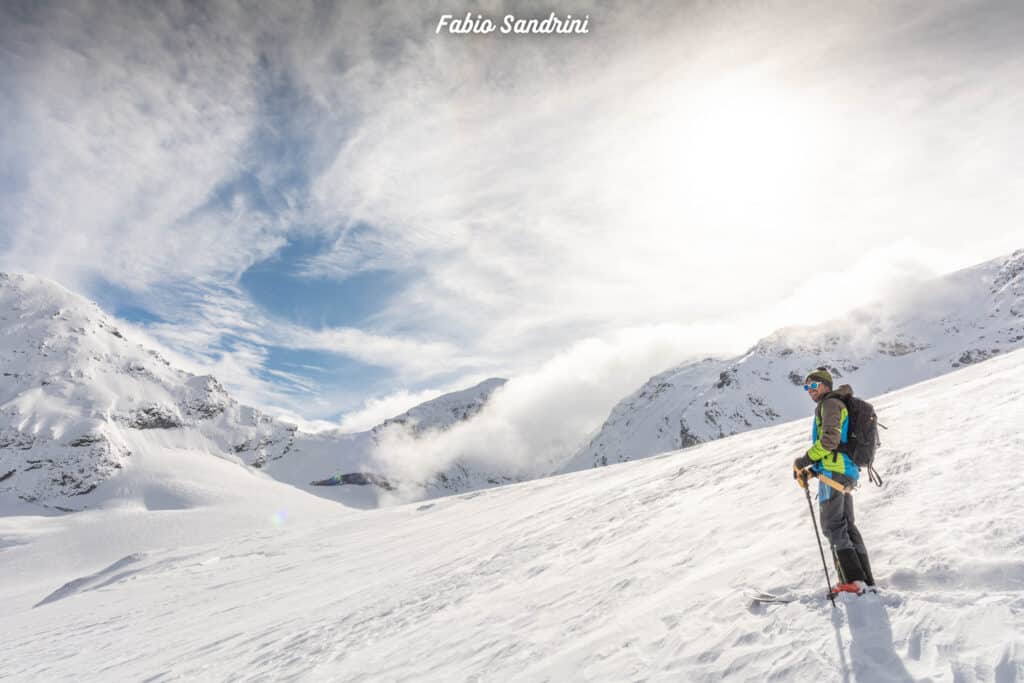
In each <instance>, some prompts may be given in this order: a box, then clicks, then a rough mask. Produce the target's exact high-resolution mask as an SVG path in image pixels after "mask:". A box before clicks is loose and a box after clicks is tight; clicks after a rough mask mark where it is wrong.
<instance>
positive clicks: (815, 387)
mask: <svg viewBox="0 0 1024 683" xmlns="http://www.w3.org/2000/svg"><path fill="white" fill-rule="evenodd" d="M804 381H805V384H804V391H806V392H807V393H808V394H809V395H810V397H811V400H813V401H814V402H815V403H816V404H817V406H816V407H815V409H814V428H813V430H812V432H811V440H812V442H813V444H812V445H811V447H810V449H808V451H807V453H806V454H804V455H802V456H800V457H799V458H797V459H796V460H795V461H794V462H793V476H794V477H797V478H800V479H801V483H802V484H803V485H805V486H806V481H807V477H808V476H815V477H818V507H819V514H820V518H821V528H822V530H823V531H824V533H825V536H826V537H827V538H828V540H829V543H830V545H831V546H832V557H833V559H834V560H835V563H836V568H837V569H838V570H839V584H838V585H836V586H835V588H834V589H833V593H842V592H847V593H856V594H858V595H860V594H863V593H864V592H865V591H866V590H868V589H871V590H873V588H874V585H875V579H874V577H873V576H872V575H871V564H870V563H869V562H868V550H867V547H866V546H865V545H864V539H863V538H862V537H861V535H860V531H859V530H858V529H857V526H856V524H854V521H853V496H852V495H850V491H851V490H852V489H853V488H854V487H855V486H856V485H857V479H858V477H859V474H860V472H859V469H858V468H857V465H855V464H854V462H853V460H852V458H851V457H850V456H849V455H848V454H847V453H846V452H844V449H843V446H844V444H846V443H847V434H848V431H849V429H850V424H849V413H848V411H847V408H846V405H845V403H844V399H848V398H849V397H851V396H852V395H853V390H852V389H851V388H850V386H849V385H847V384H844V385H842V386H840V387H839V388H838V389H837V390H835V391H833V390H832V374H831V373H830V372H829V371H828V370H826V369H825V368H818V369H817V370H815V371H813V372H811V373H810V374H808V375H807V378H806V379H805V380H804Z"/></svg>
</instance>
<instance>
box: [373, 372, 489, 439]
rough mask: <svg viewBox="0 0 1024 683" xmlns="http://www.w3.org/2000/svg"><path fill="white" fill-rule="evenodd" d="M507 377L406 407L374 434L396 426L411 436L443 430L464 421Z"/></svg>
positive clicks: (476, 410) (483, 403)
mask: <svg viewBox="0 0 1024 683" xmlns="http://www.w3.org/2000/svg"><path fill="white" fill-rule="evenodd" d="M507 381H508V380H505V379H502V378H500V377H492V378H491V379H487V380H484V381H483V382H480V383H479V384H477V385H476V386H473V387H470V388H469V389H463V390H461V391H454V392H451V393H449V394H445V395H443V396H438V397H437V398H434V399H431V400H429V401H425V402H424V403H421V404H419V405H418V406H416V407H414V408H411V409H410V410H407V411H406V412H404V413H402V414H401V415H396V416H395V417H392V418H388V419H387V420H385V421H384V422H382V423H381V424H379V425H377V426H376V427H374V428H373V430H372V431H373V433H374V434H379V433H380V432H381V431H383V430H385V429H389V428H392V427H394V426H397V425H400V426H402V427H404V428H406V429H408V430H409V431H410V432H412V433H413V434H414V435H421V434H423V433H424V432H426V431H428V430H445V429H448V428H450V427H451V426H452V425H455V424H457V423H459V422H465V421H466V420H468V419H470V418H471V417H473V416H474V415H476V414H477V413H478V412H480V410H481V409H482V408H483V407H484V405H486V403H487V401H488V400H489V399H490V398H491V394H492V393H494V391H495V390H497V389H498V388H500V387H502V386H504V384H505V382H507Z"/></svg>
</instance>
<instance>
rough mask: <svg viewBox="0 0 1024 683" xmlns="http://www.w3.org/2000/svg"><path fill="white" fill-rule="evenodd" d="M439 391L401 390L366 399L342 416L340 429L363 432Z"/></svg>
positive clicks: (437, 394) (426, 399)
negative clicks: (358, 406)
mask: <svg viewBox="0 0 1024 683" xmlns="http://www.w3.org/2000/svg"><path fill="white" fill-rule="evenodd" d="M441 393H442V392H440V391H438V390H436V389H431V390H427V391H419V392H415V393H411V392H409V391H404V390H403V391H398V392H395V393H393V394H389V395H387V396H383V397H381V398H371V399H367V401H366V402H365V403H364V404H363V406H362V407H361V408H360V409H359V410H355V411H352V412H350V413H346V414H345V415H343V416H342V418H341V427H340V428H341V431H343V432H364V431H366V430H368V429H373V428H374V427H376V426H377V425H379V424H380V423H382V422H384V420H387V419H389V418H392V417H395V416H396V415H401V414H402V413H404V412H405V411H407V410H409V409H410V408H414V407H415V406H418V405H419V404H421V403H424V402H426V401H429V400H430V399H433V398H437V397H438V396H440V395H441ZM335 426H337V425H335Z"/></svg>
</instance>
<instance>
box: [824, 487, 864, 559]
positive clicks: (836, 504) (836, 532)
mask: <svg viewBox="0 0 1024 683" xmlns="http://www.w3.org/2000/svg"><path fill="white" fill-rule="evenodd" d="M830 493H831V494H832V495H831V496H830V497H829V498H828V499H827V500H823V501H821V502H820V503H819V504H818V510H819V512H820V514H821V530H822V531H823V532H824V533H825V537H826V538H827V539H828V540H829V543H831V544H832V547H833V548H834V549H835V550H836V551H839V550H855V551H856V552H857V553H858V554H860V555H865V556H866V555H867V554H868V549H867V547H866V546H865V545H864V539H863V538H862V537H861V535H860V531H859V530H858V529H857V525H856V524H854V523H853V496H851V495H850V494H849V493H842V494H840V493H839V492H838V491H832V492H830Z"/></svg>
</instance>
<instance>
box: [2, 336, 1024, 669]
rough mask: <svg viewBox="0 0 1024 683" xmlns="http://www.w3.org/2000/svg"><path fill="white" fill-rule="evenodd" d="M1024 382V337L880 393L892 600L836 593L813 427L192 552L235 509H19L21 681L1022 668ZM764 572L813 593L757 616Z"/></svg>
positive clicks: (6, 626) (885, 548)
mask: <svg viewBox="0 0 1024 683" xmlns="http://www.w3.org/2000/svg"><path fill="white" fill-rule="evenodd" d="M1022 400H1024V352H1022V351H1016V352H1012V353H1006V354H1000V355H999V356H998V357H996V358H994V359H992V360H989V361H986V362H983V363H978V364H976V365H972V366H970V367H967V368H963V369H960V370H958V371H956V372H954V373H952V374H947V375H945V376H942V377H939V378H936V379H933V380H930V381H927V382H924V383H922V384H917V385H914V386H911V387H907V388H905V389H902V390H899V391H896V392H893V393H890V394H887V395H885V396H881V397H879V398H878V399H877V401H876V403H877V405H878V407H879V410H880V411H881V412H882V413H883V414H884V415H885V416H886V418H887V422H888V425H889V430H888V431H887V432H885V435H884V438H885V443H884V445H883V447H882V449H881V450H880V451H879V454H878V466H879V469H880V471H881V474H882V476H883V477H884V478H885V479H886V486H885V487H884V488H881V489H878V488H874V487H870V486H869V487H866V488H864V489H862V490H860V491H858V492H857V493H856V494H855V496H856V499H857V515H858V523H859V525H860V527H861V530H862V531H863V533H864V536H865V539H866V541H867V543H868V545H869V547H870V549H871V553H872V562H873V565H874V569H875V575H876V577H877V578H878V580H879V583H880V585H881V590H882V592H881V594H880V595H879V596H868V597H863V598H853V597H848V596H843V597H841V598H840V599H839V600H838V608H837V609H835V610H833V609H832V608H831V607H830V606H829V603H828V602H827V601H826V600H824V599H823V598H822V596H821V591H822V588H823V585H824V578H823V576H822V567H821V560H820V559H819V556H818V548H817V545H816V544H815V541H814V537H813V536H814V532H813V529H812V526H811V520H810V514H809V511H808V507H807V502H806V500H805V498H804V496H803V494H802V492H801V490H800V489H798V488H797V487H796V486H795V485H794V484H793V481H792V479H791V471H790V462H791V460H792V458H793V457H794V456H795V455H796V454H798V453H799V452H801V451H802V450H803V449H804V448H805V446H806V439H807V430H806V423H805V421H804V420H800V421H798V422H795V423H789V424H784V425H779V426H775V427H771V428H768V429H762V430H757V431H752V432H748V433H745V434H740V435H737V436H733V437H729V438H725V439H721V440H717V441H714V442H711V443H705V444H701V445H699V446H697V447H695V448H691V449H688V450H686V451H684V452H674V453H670V454H667V455H663V456H660V457H655V458H649V459H646V460H642V461H638V462H632V463H626V464H623V465H620V466H616V467H606V468H598V469H590V470H586V471H582V472H577V473H573V474H569V475H564V476H560V477H553V478H549V479H542V480H537V481H533V482H528V483H525V484H520V485H514V486H507V487H502V488H497V489H493V490H490V491H483V492H477V493H474V494H470V495H465V496H453V497H448V498H444V499H440V500H437V501H433V502H431V503H426V504H414V505H409V506H400V507H394V508H388V509H383V510H377V511H373V512H366V513H359V512H353V511H348V510H344V509H342V508H336V509H337V510H338V513H337V514H335V515H324V516H323V518H322V519H319V520H316V519H311V518H310V517H309V516H308V515H301V516H296V517H295V518H288V519H287V520H286V521H285V522H284V523H280V522H279V523H276V524H271V523H270V522H269V520H268V521H267V522H265V523H263V524H254V525H253V527H252V528H251V529H250V530H249V531H248V532H247V533H240V532H239V531H238V529H237V528H232V529H231V530H225V532H224V535H223V537H222V538H221V540H219V541H216V540H203V544H202V545H194V546H191V547H185V546H184V545H183V542H182V541H181V533H180V530H181V529H182V528H184V527H185V526H186V525H188V524H191V525H193V526H194V527H195V528H196V529H197V530H201V531H202V532H203V533H207V534H211V533H213V531H214V530H218V529H220V528H221V525H223V519H222V517H223V515H222V508H221V507H219V506H216V505H214V506H212V507H210V508H208V509H198V510H169V511H166V512H163V513H161V514H159V515H153V514H151V513H137V514H133V513H131V511H126V510H95V511H89V512H85V513H82V514H80V515H65V516H59V517H52V518H47V519H40V518H32V517H3V518H0V546H2V549H0V601H2V603H3V604H4V610H3V611H2V612H0V639H2V641H3V643H4V658H3V671H4V673H5V674H6V675H8V676H9V677H10V678H12V679H13V680H80V681H91V680H95V681H100V680H102V681H107V680H161V681H176V680H225V681H226V680H235V681H244V680H330V681H357V680H358V681H366V680H374V681H377V680H387V681H423V680H431V681H484V680H487V681H506V680H524V681H542V680H550V681H568V680H600V681H638V680H646V681H768V680H774V681H813V682H815V683H818V682H820V681H860V682H871V683H878V682H885V681H911V680H930V681H965V682H966V681H998V682H999V683H1006V682H1009V681H1020V680H1024V559H1022V558H1024V527H1022V525H1021V522H1020V520H1021V519H1024V498H1022V497H1021V496H1019V495H1017V493H1016V483H1015V482H1014V480H1013V468H1012V463H1013V462H1014V458H1015V457H1016V456H1019V455H1021V454H1024V438H1022V431H1021V429H1020V418H1021V415H1022V412H1021V405H1022ZM1007 462H1009V463H1011V466H1010V467H1009V468H1007V467H1005V466H1004V465H1003V463H1007ZM259 510H260V508H256V509H255V511H259ZM299 517H301V519H299ZM111 529H116V530H118V532H117V533H111ZM747 586H756V587H758V588H760V589H763V590H773V591H790V592H791V593H792V594H793V595H794V596H796V597H797V600H796V601H795V602H793V603H791V604H787V605H776V606H767V607H765V606H755V605H752V604H751V603H749V602H748V601H747V600H745V599H744V598H743V597H742V590H743V588H744V587H747Z"/></svg>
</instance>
